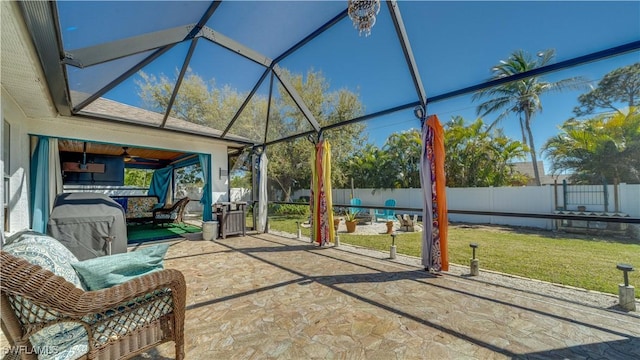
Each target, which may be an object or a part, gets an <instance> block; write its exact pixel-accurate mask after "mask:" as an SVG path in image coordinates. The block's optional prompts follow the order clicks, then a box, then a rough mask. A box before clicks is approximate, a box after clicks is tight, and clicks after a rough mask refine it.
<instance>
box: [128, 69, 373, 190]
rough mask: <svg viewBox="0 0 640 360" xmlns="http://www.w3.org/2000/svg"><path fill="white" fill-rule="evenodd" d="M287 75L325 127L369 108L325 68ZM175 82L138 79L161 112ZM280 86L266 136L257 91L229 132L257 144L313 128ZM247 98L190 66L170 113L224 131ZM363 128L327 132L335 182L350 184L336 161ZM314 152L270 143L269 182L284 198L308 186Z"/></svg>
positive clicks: (357, 142) (302, 142) (358, 141)
mask: <svg viewBox="0 0 640 360" xmlns="http://www.w3.org/2000/svg"><path fill="white" fill-rule="evenodd" d="M282 76H283V78H285V79H287V81H288V82H289V83H290V84H292V86H293V87H294V88H295V89H296V91H297V92H298V93H299V94H300V96H301V97H302V98H303V100H304V101H305V103H306V105H307V106H308V108H309V110H310V111H311V112H312V113H313V115H314V116H315V118H316V120H317V121H318V122H319V123H320V125H321V126H327V125H330V124H334V123H337V122H340V121H344V120H349V119H352V118H355V117H357V116H360V115H362V113H363V112H364V110H363V106H362V103H361V102H360V100H359V98H358V95H357V94H355V93H353V92H351V91H348V90H346V89H340V90H335V91H330V86H329V82H328V81H327V80H326V79H325V78H324V76H323V75H322V73H320V72H315V71H309V72H307V74H306V76H304V77H303V76H302V75H300V74H291V73H289V72H288V71H286V70H283V75H282ZM174 83H175V81H173V79H170V78H169V77H168V76H166V75H161V76H153V75H148V74H146V73H143V72H141V73H140V79H139V80H138V81H137V85H138V87H139V89H140V90H139V94H140V96H141V98H142V99H143V100H144V101H145V103H146V106H147V107H148V108H149V109H151V110H154V111H157V112H164V111H165V110H166V108H167V104H168V103H169V98H170V96H171V93H172V91H173V86H174ZM275 90H277V93H278V94H279V95H280V96H274V98H273V100H272V103H271V107H270V109H269V128H268V129H267V134H266V138H265V126H266V120H267V109H268V106H267V103H268V100H267V99H266V98H265V97H262V96H260V95H258V94H255V95H254V97H253V98H252V100H251V101H249V102H248V103H247V106H246V107H245V109H244V110H243V111H242V113H241V114H240V116H239V117H238V119H237V120H236V122H235V123H234V124H233V127H232V128H231V129H230V130H229V134H232V135H235V136H239V137H242V138H244V139H249V140H251V141H253V142H255V143H263V142H264V141H272V140H278V139H281V138H284V137H286V136H288V135H291V134H294V133H297V132H298V131H299V130H300V129H305V128H306V129H309V130H312V127H311V125H310V124H309V122H308V121H307V120H306V119H305V118H304V116H303V115H302V113H301V112H300V111H299V110H298V108H297V106H296V105H295V103H294V102H293V100H292V99H291V97H290V96H289V95H288V93H287V92H286V90H285V89H284V88H283V87H282V86H281V85H278V86H277V88H276V89H275ZM275 90H274V93H275V92H276V91H275ZM246 96H248V94H246V93H240V92H238V91H236V90H235V89H232V88H230V87H229V86H222V87H218V86H217V84H216V83H215V81H214V80H211V81H209V82H206V81H204V80H203V79H202V78H201V77H200V76H199V75H198V74H195V73H193V72H192V71H191V69H189V70H188V71H187V73H186V74H185V77H184V80H183V81H182V84H181V86H180V89H179V91H178V94H177V96H176V99H175V102H174V105H173V107H172V108H171V114H170V115H171V116H173V117H176V118H179V119H182V120H185V121H189V122H191V123H194V124H199V125H204V126H208V127H211V128H214V129H217V130H220V131H222V130H224V129H226V127H227V125H228V124H229V122H230V120H231V119H232V118H233V116H234V115H235V113H236V112H237V110H238V109H239V108H240V105H241V104H242V102H243V101H244V99H245V98H246ZM363 131H364V125H363V124H352V125H349V126H344V127H340V128H336V129H332V130H330V131H326V132H325V133H324V136H325V138H327V139H329V141H330V143H331V146H332V158H333V164H334V166H333V169H332V170H333V171H332V175H333V180H334V184H335V185H334V186H341V185H344V184H346V181H347V179H346V176H345V175H344V172H343V171H342V169H341V168H340V167H339V166H335V164H340V163H342V162H343V160H344V159H347V158H349V157H350V156H351V155H352V154H353V153H354V152H355V151H356V150H357V149H358V148H359V147H360V146H362V144H363V143H364V141H365V140H366V135H365V134H364V133H363ZM312 151H313V145H312V144H311V143H310V142H309V141H307V140H306V139H296V140H292V141H286V142H280V143H277V144H273V145H271V146H269V147H268V149H267V156H268V157H269V169H268V173H269V179H270V183H271V184H275V186H276V187H277V188H279V189H281V190H282V192H283V193H284V200H290V197H291V193H292V192H293V191H294V190H296V189H301V188H308V187H309V183H310V178H311V171H310V169H309V161H310V158H311V153H312Z"/></svg>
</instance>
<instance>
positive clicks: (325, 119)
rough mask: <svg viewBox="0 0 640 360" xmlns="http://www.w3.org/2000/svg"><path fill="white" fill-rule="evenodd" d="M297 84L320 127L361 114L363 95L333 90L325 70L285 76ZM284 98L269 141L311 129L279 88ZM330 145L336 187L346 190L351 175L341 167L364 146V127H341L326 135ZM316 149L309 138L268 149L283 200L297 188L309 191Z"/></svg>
mask: <svg viewBox="0 0 640 360" xmlns="http://www.w3.org/2000/svg"><path fill="white" fill-rule="evenodd" d="M283 76H284V77H285V78H286V79H287V81H288V82H289V83H290V84H292V86H293V87H294V88H295V89H296V91H297V92H298V94H300V96H301V97H302V99H303V100H304V101H305V104H306V105H307V107H308V108H309V110H310V111H311V113H312V114H313V115H314V117H315V118H316V120H317V121H318V123H319V124H320V126H322V127H324V126H328V125H331V124H335V123H338V122H341V121H345V120H349V119H353V118H355V117H358V116H360V115H362V113H363V111H364V110H363V106H362V103H361V102H360V100H359V98H358V95H357V94H355V93H353V92H351V91H349V90H346V89H339V90H335V91H331V90H330V83H329V81H328V80H327V79H325V78H324V76H323V75H322V73H321V72H315V71H309V72H307V74H306V76H304V77H303V76H302V75H300V74H291V73H289V72H287V71H284V72H283ZM279 93H280V94H281V96H280V97H279V99H278V101H276V102H275V104H274V105H272V106H275V111H271V112H270V120H269V128H270V129H269V134H268V136H267V137H268V138H281V137H282V135H286V134H291V133H294V132H295V131H297V130H299V129H301V128H302V129H304V128H310V125H309V124H308V121H307V120H306V119H305V118H304V116H303V115H302V113H301V112H300V111H299V110H298V109H297V106H296V105H295V104H294V103H293V100H292V99H291V98H290V97H289V96H288V95H286V91H285V90H284V89H283V88H282V87H279ZM323 136H324V138H325V139H327V140H329V143H330V144H331V158H332V168H331V171H332V184H333V186H334V187H340V186H345V185H346V184H347V180H348V179H347V175H346V173H345V172H344V170H343V168H342V167H341V166H340V164H344V163H345V161H346V159H348V158H350V157H351V156H352V155H353V154H354V153H355V152H356V151H357V150H358V149H359V148H360V147H361V146H362V144H363V143H364V141H365V140H366V135H365V134H364V125H363V124H351V125H347V126H341V127H338V128H334V129H331V130H328V131H325V132H324V134H323ZM313 151H314V145H313V144H312V143H311V142H309V141H308V140H307V139H303V138H298V139H295V140H291V141H285V142H280V143H276V144H274V145H271V146H268V147H267V156H268V157H269V169H268V174H269V179H270V180H271V182H272V183H274V184H276V185H277V187H278V188H279V189H280V190H282V192H283V194H284V197H283V200H284V201H290V200H291V194H292V193H293V191H295V190H298V189H308V188H309V186H310V183H311V170H310V168H309V167H310V166H311V164H310V161H311V156H312V153H313Z"/></svg>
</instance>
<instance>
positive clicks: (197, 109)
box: [136, 69, 267, 142]
mask: <svg viewBox="0 0 640 360" xmlns="http://www.w3.org/2000/svg"><path fill="white" fill-rule="evenodd" d="M139 75H140V79H138V80H137V81H136V85H137V86H138V88H139V95H140V97H141V99H142V100H143V101H144V103H145V104H146V106H147V108H149V109H150V110H153V111H157V112H160V113H164V112H165V111H166V109H167V106H168V104H169V99H170V97H171V94H172V92H173V87H174V84H175V81H174V80H173V79H171V78H169V77H168V76H166V75H164V74H162V75H160V76H155V75H149V74H146V73H144V72H140V73H139ZM247 95H248V94H246V93H240V92H238V91H236V90H235V89H232V88H231V87H230V86H228V85H224V86H222V87H218V86H217V84H216V82H215V80H213V79H212V80H210V81H209V82H206V81H204V80H203V79H202V78H201V77H200V76H199V75H197V74H194V73H193V72H192V71H191V69H188V70H187V72H186V74H185V76H184V79H183V81H182V83H181V85H180V89H179V91H178V94H177V96H176V99H175V101H174V103H173V106H172V107H171V112H170V116H172V117H174V118H178V119H181V120H185V121H188V122H191V123H194V124H198V125H204V126H207V127H211V128H213V129H216V130H219V131H220V132H222V131H224V130H225V129H226V127H227V125H228V124H229V122H230V120H231V119H233V117H234V115H235V113H236V112H237V111H238V109H239V108H240V106H241V104H242V102H243V101H244V99H245V98H246V96H247ZM266 109H267V99H266V98H264V97H261V96H260V95H257V94H256V95H254V98H253V99H252V101H250V102H249V103H248V104H247V106H246V107H245V109H244V111H243V112H242V114H241V116H239V117H238V119H237V120H236V122H235V123H234V126H233V128H232V129H231V130H230V131H229V133H230V134H233V135H236V136H240V137H242V138H244V139H249V140H252V141H258V142H262V141H263V140H264V123H265V122H266V118H267V110H266ZM258 124H262V125H263V126H258Z"/></svg>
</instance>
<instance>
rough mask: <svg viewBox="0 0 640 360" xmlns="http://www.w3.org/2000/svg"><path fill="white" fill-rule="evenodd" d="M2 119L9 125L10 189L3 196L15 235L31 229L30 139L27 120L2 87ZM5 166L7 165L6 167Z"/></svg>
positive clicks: (10, 225)
mask: <svg viewBox="0 0 640 360" xmlns="http://www.w3.org/2000/svg"><path fill="white" fill-rule="evenodd" d="M0 110H1V111H0V112H1V113H2V118H3V119H4V120H5V121H7V122H8V123H9V126H10V148H9V159H2V160H3V162H4V161H7V160H8V162H9V173H8V174H7V175H8V176H9V186H8V189H5V188H4V186H3V189H2V196H3V199H4V197H5V192H8V196H7V198H8V199H9V201H8V207H9V214H8V215H9V219H8V220H9V221H8V225H9V230H10V231H11V232H15V231H18V230H21V229H26V228H28V227H29V202H28V199H29V188H28V179H29V155H28V154H29V137H28V136H26V135H25V134H26V133H27V118H26V117H25V115H24V113H23V112H22V110H21V109H20V108H19V107H18V105H17V104H16V103H15V102H14V101H13V98H12V97H11V96H10V95H9V94H7V93H6V91H5V90H4V88H2V108H1V109H0ZM3 165H4V164H3ZM2 216H3V219H2V220H3V221H2V229H3V232H4V231H5V230H6V229H5V228H4V224H5V222H4V213H3V214H2Z"/></svg>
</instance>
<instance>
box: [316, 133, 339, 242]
mask: <svg viewBox="0 0 640 360" xmlns="http://www.w3.org/2000/svg"><path fill="white" fill-rule="evenodd" d="M332 205H333V202H332V199H331V146H330V145H329V142H328V141H327V140H322V141H320V142H318V143H317V144H316V145H315V151H314V154H313V156H312V159H311V199H310V206H311V238H312V239H313V240H314V241H315V242H317V243H318V245H320V246H324V245H326V244H327V243H329V242H333V239H334V236H335V232H334V229H333V207H332Z"/></svg>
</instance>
